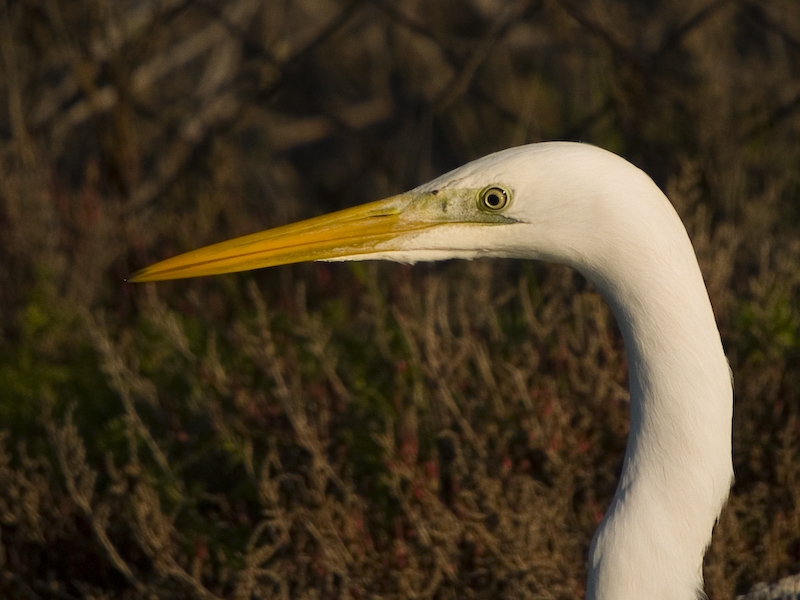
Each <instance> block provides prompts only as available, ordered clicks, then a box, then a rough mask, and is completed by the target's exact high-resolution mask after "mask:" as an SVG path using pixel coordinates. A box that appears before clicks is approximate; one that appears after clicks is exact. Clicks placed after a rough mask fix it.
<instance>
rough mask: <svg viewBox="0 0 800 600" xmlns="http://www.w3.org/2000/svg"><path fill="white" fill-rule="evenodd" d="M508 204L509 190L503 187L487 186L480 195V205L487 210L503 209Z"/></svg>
mask: <svg viewBox="0 0 800 600" xmlns="http://www.w3.org/2000/svg"><path fill="white" fill-rule="evenodd" d="M507 205H508V192H507V191H505V190H504V189H503V188H501V187H497V186H492V187H489V188H486V189H485V190H483V191H482V192H481V195H480V207H481V208H483V209H486V210H491V211H498V210H503V209H504V208H505V207H506V206H507Z"/></svg>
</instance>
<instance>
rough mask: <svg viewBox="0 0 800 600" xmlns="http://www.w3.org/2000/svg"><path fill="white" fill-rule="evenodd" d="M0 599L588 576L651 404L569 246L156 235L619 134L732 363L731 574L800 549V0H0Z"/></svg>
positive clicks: (241, 593) (506, 591) (496, 590)
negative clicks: (310, 250) (638, 413)
mask: <svg viewBox="0 0 800 600" xmlns="http://www.w3.org/2000/svg"><path fill="white" fill-rule="evenodd" d="M0 28H1V29H0V59H1V60H0V328H1V333H2V336H1V337H0V432H2V433H0V592H2V593H3V595H4V597H8V598H59V599H67V598H88V597H91V598H145V597H146V598H153V597H176V598H177V597H180V598H353V599H358V598H436V599H445V598H559V599H560V598H565V599H566V598H575V597H582V596H583V594H584V585H585V583H584V581H585V577H586V555H587V551H588V546H589V542H590V540H591V536H592V534H593V532H594V530H595V528H596V527H597V524H598V523H599V521H600V519H602V516H603V511H604V510H605V509H606V507H607V506H608V503H609V501H610V499H611V496H612V494H613V491H614V487H615V485H616V478H617V475H618V473H619V470H620V467H621V464H622V456H623V452H624V447H625V442H626V436H627V430H628V414H627V413H628V406H627V402H628V394H627V371H626V369H627V367H626V363H625V357H624V350H623V347H622V342H621V337H620V335H619V333H618V331H617V328H616V325H615V324H614V322H613V319H612V317H611V315H610V312H609V310H608V309H607V308H606V306H605V304H604V303H603V302H602V300H601V299H600V298H599V296H598V295H597V293H596V292H595V290H594V289H593V288H592V286H590V285H589V284H587V283H586V282H585V280H583V278H581V277H580V276H578V275H576V274H575V273H573V272H571V271H570V270H568V269H566V268H563V267H557V266H547V265H541V264H536V263H525V262H515V263H512V262H503V261H476V262H474V263H459V262H451V263H444V264H435V265H418V266H415V267H407V266H402V265H393V264H376V263H365V264H352V265H347V264H332V265H329V264H315V265H297V266H292V267H282V268H276V269H272V270H268V271H262V272H255V273H245V274H239V275H228V276H222V277H217V278H209V279H201V280H187V281H179V282H168V283H162V284H158V285H153V284H147V285H137V286H134V285H131V284H128V283H126V282H125V281H124V278H125V277H127V276H128V275H130V274H131V273H132V272H133V271H135V270H136V269H138V268H141V267H143V266H145V265H147V264H149V263H152V262H154V261H156V260H160V259H163V258H167V257H168V256H171V255H173V254H175V253H178V252H181V251H185V250H190V249H193V248H195V247H198V246H200V245H204V244H207V243H211V242H215V241H220V240H223V239H226V238H228V237H231V236H234V235H240V234H245V233H250V232H253V231H257V230H259V229H263V228H266V227H270V226H274V225H279V224H283V223H286V222H289V221H292V220H296V219H298V218H302V217H308V216H312V215H316V214H320V213H322V212H326V211H329V210H333V209H337V208H342V207H345V206H351V205H354V204H357V203H360V202H365V201H369V200H374V199H378V198H381V197H384V196H387V195H390V194H393V193H397V192H400V191H404V190H406V189H409V188H412V187H415V186H416V185H418V184H420V183H423V182H424V181H426V180H428V179H430V178H432V177H433V176H436V175H438V174H441V173H443V172H444V171H446V170H448V169H451V168H454V167H456V166H459V165H461V164H463V163H464V162H467V161H469V160H471V159H474V158H477V157H480V156H482V155H484V154H486V153H489V152H492V151H495V150H499V149H502V148H506V147H509V146H514V145H519V144H524V143H528V142H536V141H540V140H553V139H567V140H580V141H585V142H590V143H593V144H597V145H599V146H602V147H604V148H607V149H609V150H612V151H614V152H617V153H619V154H621V155H622V156H624V157H625V158H627V159H628V160H630V161H632V162H633V163H635V164H636V165H638V166H639V167H641V168H642V169H644V170H645V171H646V172H647V173H649V174H650V175H651V176H652V177H653V178H654V180H655V181H656V183H657V184H658V185H659V186H660V187H661V188H662V189H663V190H664V191H665V192H666V193H667V194H668V196H669V197H670V199H671V200H672V201H673V203H674V204H675V206H676V208H677V210H678V212H679V213H680V215H681V217H682V218H683V219H684V222H685V223H686V225H687V229H688V230H689V233H690V236H691V237H692V240H693V242H694V244H695V247H696V250H697V253H698V257H699V259H700V263H701V268H702V270H703V273H704V275H705V278H706V281H707V284H708V287H709V292H710V295H711V299H712V303H713V305H714V308H715V311H716V315H717V319H718V322H719V327H720V330H721V333H722V337H723V341H724V344H725V347H726V351H727V354H728V356H729V359H730V362H731V366H732V369H733V373H734V379H735V382H736V404H735V417H734V420H735V422H734V449H735V456H734V461H735V469H736V474H737V479H736V484H735V486H734V488H733V493H732V497H731V500H730V501H729V503H728V505H727V507H726V508H725V510H724V511H723V514H722V516H721V519H720V522H719V524H718V526H717V528H716V530H715V534H714V541H713V543H712V546H711V548H710V550H709V552H708V555H707V557H706V565H705V579H706V590H707V592H708V594H709V596H710V598H711V599H712V600H715V599H727V598H733V597H734V596H735V595H736V594H737V593H744V592H746V591H747V590H749V589H750V587H751V586H752V585H753V584H755V583H756V582H759V581H764V580H767V581H772V580H777V579H778V578H780V577H782V576H786V575H789V574H792V573H797V572H800V401H799V398H798V390H800V307H798V300H799V299H800V230H799V229H798V226H799V225H800V168H799V167H800V143H798V141H800V4H798V3H797V2H796V0H758V1H755V0H753V1H747V0H682V1H677V0H647V1H640V0H591V1H590V2H579V1H577V0H574V1H573V0H561V1H559V0H511V1H507V0H440V1H437V2H426V1H423V0H410V1H409V0H404V1H403V2H400V1H399V0H293V1H290V0H225V1H211V0H194V1H189V0H116V1H112V0H71V1H60V0H0Z"/></svg>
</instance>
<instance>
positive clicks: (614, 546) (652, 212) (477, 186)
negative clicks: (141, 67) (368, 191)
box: [132, 142, 733, 600]
mask: <svg viewBox="0 0 800 600" xmlns="http://www.w3.org/2000/svg"><path fill="white" fill-rule="evenodd" d="M479 256H492V257H503V258H527V259H542V260H548V261H553V262H558V263H564V264H567V265H570V266H571V267H574V268H575V269H577V270H578V271H580V272H581V273H582V274H583V275H584V276H585V277H586V278H587V279H589V280H590V281H591V282H592V283H594V284H595V286H597V288H598V289H599V290H600V292H601V293H602V295H603V297H604V298H605V300H606V301H607V302H608V303H609V305H610V306H611V309H612V311H613V313H614V316H615V317H616V320H617V323H618V324H619V327H620V329H621V331H622V336H623V338H624V342H625V349H626V352H627V357H628V365H629V371H630V396H631V405H630V413H631V426H630V434H629V437H628V446H627V450H626V453H625V461H624V465H623V469H622V476H621V479H620V482H619V485H618V487H617V490H616V493H615V494H614V499H613V501H612V503H611V506H610V508H609V510H608V512H606V514H605V517H604V518H603V521H602V523H601V524H600V527H599V528H598V530H597V533H596V534H595V536H594V539H593V541H592V545H591V550H590V553H589V581H588V585H587V594H586V595H587V598H589V599H598V600H627V599H630V600H645V599H646V600H659V599H663V600H667V599H669V600H675V599H690V598H698V597H700V596H701V595H702V564H703V555H704V553H705V550H706V547H707V546H708V543H709V541H710V539H711V531H712V528H713V526H714V523H715V521H716V519H717V517H718V516H719V512H720V510H721V509H722V506H723V504H724V503H725V500H726V498H727V496H728V491H729V489H730V486H731V482H732V478H733V467H732V461H731V420H732V415H733V390H732V382H731V374H730V369H729V367H728V362H727V360H726V358H725V354H724V353H723V349H722V343H721V341H720V336H719V332H718V330H717V326H716V323H715V320H714V313H713V312H712V309H711V303H710V302H709V298H708V293H707V291H706V288H705V285H704V283H703V277H702V275H701V273H700V269H699V267H698V264H697V258H696V257H695V254H694V250H693V248H692V244H691V242H690V241H689V237H688V235H687V234H686V230H685V228H684V226H683V224H682V223H681V220H680V218H679V217H678V215H677V214H676V212H675V210H674V209H673V207H672V205H671V204H670V202H669V201H668V200H667V198H666V196H664V194H663V193H661V191H660V190H659V189H658V187H657V186H656V185H655V184H654V183H653V181H652V180H651V179H650V178H649V177H648V176H647V175H645V174H644V173H643V172H642V171H640V170H639V169H637V168H636V167H634V166H633V165H631V164H630V163H628V162H627V161H625V160H623V159H622V158H620V157H618V156H616V155H614V154H612V153H610V152H607V151H605V150H601V149H599V148H596V147H593V146H589V145H585V144H578V143H569V142H551V143H541V144H533V145H528V146H522V147H518V148H512V149H509V150H505V151H502V152H497V153H495V154H491V155H489V156H486V157H484V158H481V159H479V160H476V161H474V162H471V163H469V164H467V165H464V166H463V167H460V168H458V169H456V170H454V171H452V172H450V173H447V174H446V175H442V176H441V177H439V178H437V179H435V180H433V181H431V182H430V183H427V184H425V185H423V186H420V187H418V188H416V189H415V190H412V191H410V192H407V193H404V194H400V195H398V196H394V197H391V198H388V199H386V200H381V201H378V202H372V203H369V204H365V205H363V206H358V207H355V208H350V209H346V210H342V211H339V212H335V213H332V214H329V215H326V216H321V217H317V218H313V219H309V220H307V221H303V222H300V223H295V224H292V225H286V226H283V227H278V228H276V229H271V230H268V231H264V232H261V233H256V234H252V235H248V236H244V237H240V238H237V239H234V240H230V241H227V242H222V243H220V244H215V245H213V246H209V247H206V248H202V249H199V250H195V251H193V252H188V253H186V254H183V255H181V256H178V257H175V258H171V259H168V260H165V261H163V262H160V263H158V264H156V265H153V266H151V267H147V268H145V269H143V270H142V271H139V272H138V273H136V274H135V275H134V276H133V278H132V281H158V280H163V279H176V278H182V277H193V276H198V275H212V274H215V273H225V272H232V271H242V270H248V269H257V268H260V267H267V266H272V265H280V264H286V263H292V262H298V261H306V260H328V261H331V260H333V261H343V260H368V259H383V260H393V261H400V262H407V263H413V262H417V261H430V260H441V259H449V258H466V259H471V258H476V257H479Z"/></svg>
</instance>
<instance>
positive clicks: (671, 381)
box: [575, 185, 733, 600]
mask: <svg viewBox="0 0 800 600" xmlns="http://www.w3.org/2000/svg"><path fill="white" fill-rule="evenodd" d="M652 188H654V189H653V190H650V191H649V193H652V194H658V195H660V196H661V197H662V198H663V195H661V193H660V192H659V191H658V190H657V189H655V186H654V185H653V186H652ZM664 200H665V201H666V199H664ZM660 206H663V205H660ZM669 210H670V211H671V206H670V207H669ZM659 227H660V228H661V229H662V230H664V231H662V232H660V233H663V234H664V235H663V236H662V235H656V236H653V235H648V236H647V239H640V240H638V241H637V240H636V239H632V240H629V241H626V242H623V243H622V244H621V246H620V248H619V251H620V252H622V253H630V252H638V253H639V254H635V255H634V256H635V260H631V257H630V255H628V260H627V261H606V262H605V263H604V266H603V267H602V268H600V267H598V266H597V265H596V264H593V265H580V264H576V265H575V266H576V267H577V268H578V269H580V270H582V271H584V274H585V275H586V276H587V277H588V278H589V279H591V280H593V281H594V283H595V284H596V285H597V286H598V287H599V288H600V290H601V292H602V293H603V295H604V297H605V299H606V300H607V301H608V302H609V304H610V305H611V307H612V310H613V312H614V315H615V317H616V319H617V323H619V324H620V327H621V330H622V335H623V338H624V340H625V349H626V352H627V357H628V364H629V373H630V375H629V376H630V393H631V409H630V410H631V427H630V434H629V438H628V446H627V451H626V454H625V463H624V466H623V471H622V477H621V479H620V483H619V486H618V488H617V491H616V493H615V495H614V499H613V501H612V503H611V507H610V508H609V510H608V512H607V513H606V516H605V518H604V519H603V522H602V524H601V525H600V528H599V529H598V531H597V533H596V534H595V537H594V540H593V542H592V548H591V551H590V556H589V581H588V587H587V599H589V600H595V599H596V600H626V599H630V600H661V599H664V600H667V599H670V600H674V599H685V600H689V599H693V598H698V597H699V596H700V594H701V590H702V561H703V555H704V553H705V550H706V547H707V546H708V543H709V541H710V539H711V531H712V528H713V526H714V523H715V522H716V519H717V517H718V516H719V511H720V510H721V508H722V506H723V504H724V502H725V499H726V498H727V496H728V490H729V488H730V484H731V482H732V477H733V470H732V464H731V419H732V413H733V402H732V398H733V396H732V394H733V392H732V385H731V379H730V370H729V367H728V363H727V360H726V358H725V355H724V353H723V349H722V344H721V341H720V337H719V332H718V330H717V327H716V323H715V320H714V314H713V312H712V309H711V304H710V302H709V299H708V293H707V291H706V288H705V285H704V283H703V278H702V275H701V273H700V270H699V267H698V266H697V260H696V258H695V255H694V250H693V248H692V246H691V243H690V241H689V239H688V236H687V235H686V232H685V229H684V228H683V225H682V224H681V223H680V220H679V219H678V217H677V215H675V214H674V211H672V216H670V217H664V218H662V219H660V220H659ZM631 235H633V236H634V237H635V234H631ZM662 239H663V240H669V241H668V243H665V244H663V245H661V244H660V241H661V240H662ZM676 239H677V243H676ZM620 264H622V265H624V268H622V269H618V270H616V271H615V267H614V266H613V265H620ZM608 265H612V266H610V267H609V266H608Z"/></svg>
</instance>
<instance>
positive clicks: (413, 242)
mask: <svg viewBox="0 0 800 600" xmlns="http://www.w3.org/2000/svg"><path fill="white" fill-rule="evenodd" d="M609 162H610V164H611V165H613V166H614V167H615V168H618V169H619V168H623V169H629V170H630V172H632V173H634V174H636V173H638V174H639V175H641V176H642V177H643V178H644V179H646V180H647V181H648V182H649V178H647V177H646V176H644V175H643V174H642V173H641V171H639V170H638V169H635V168H634V167H632V166H631V165H629V164H628V163H627V162H625V161H624V160H622V159H620V158H619V157H617V156H615V155H613V154H611V153H609V152H606V151H604V150H600V149H598V148H595V147H593V146H588V145H584V144H574V143H547V144H534V145H529V146H521V147H518V148H512V149H509V150H505V151H502V152H498V153H495V154H491V155H489V156H486V157H484V158H481V159H479V160H476V161H473V162H471V163H469V164H466V165H464V166H463V167H460V168H458V169H456V170H454V171H451V172H450V173H447V174H445V175H442V176H441V177H439V178H437V179H435V180H433V181H431V182H429V183H427V184H425V185H422V186H420V187H418V188H416V189H414V190H411V191H409V192H406V193H403V194H399V195H397V196H392V197H391V198H387V199H385V200H379V201H377V202H371V203H369V204H364V205H361V206H356V207H354V208H348V209H345V210H341V211H338V212H334V213H331V214H328V215H323V216H320V217H315V218H312V219H308V220H306V221H301V222H299V223H294V224H290V225H284V226H282V227H277V228H274V229H269V230H266V231H262V232H260V233H254V234H251V235H246V236H243V237H239V238H236V239H233V240H229V241H226V242H221V243H218V244H214V245H212V246H207V247H205V248H201V249H199V250H194V251H192V252H187V253H185V254H182V255H180V256H176V257H174V258H170V259H167V260H165V261H162V262H160V263H157V264H155V265H152V266H150V267H147V268H145V269H142V270H141V271H139V272H138V273H136V274H134V275H133V277H131V281H134V282H140V281H159V280H166V279H180V278H185V277H197V276H205V275H215V274H219V273H230V272H235V271H246V270H252V269H259V268H263V267H270V266H276V265H283V264H289V263H296V262H303V261H314V260H324V261H345V260H377V259H382V260H393V261H398V262H406V263H414V262H419V261H432V260H443V259H449V258H477V257H480V256H496V257H511V258H537V259H545V260H552V261H557V262H564V263H567V264H572V265H573V266H578V267H579V268H580V267H581V266H582V265H580V262H581V261H582V260H583V259H585V257H587V256H592V255H597V253H598V252H601V253H602V248H601V247H600V246H599V244H598V242H600V243H605V242H607V240H604V239H603V237H602V236H600V235H598V229H597V228H598V227H599V226H600V224H601V223H602V221H603V219H606V218H607V216H608V212H609V211H608V207H603V208H600V207H599V204H598V201H597V200H598V199H597V198H596V197H595V195H594V193H593V189H594V187H593V186H596V182H594V183H593V180H594V178H596V177H597V176H598V175H599V176H603V175H607V173H604V169H607V165H606V163H609ZM625 172H626V173H627V172H628V171H627V170H626V171H625ZM611 185H612V186H613V178H612V181H611ZM650 185H652V183H650ZM582 270H583V269H582Z"/></svg>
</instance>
